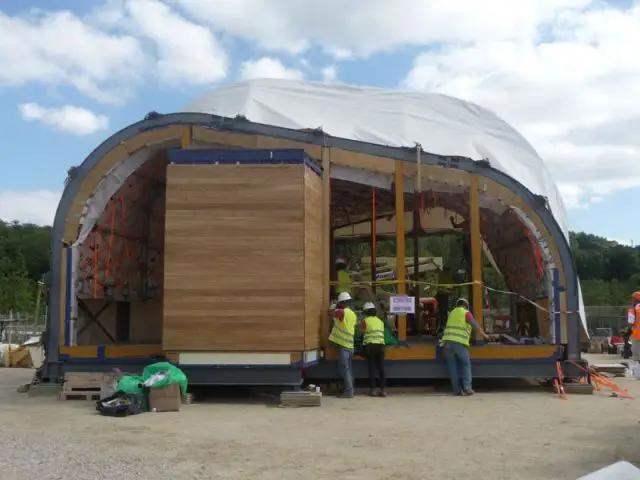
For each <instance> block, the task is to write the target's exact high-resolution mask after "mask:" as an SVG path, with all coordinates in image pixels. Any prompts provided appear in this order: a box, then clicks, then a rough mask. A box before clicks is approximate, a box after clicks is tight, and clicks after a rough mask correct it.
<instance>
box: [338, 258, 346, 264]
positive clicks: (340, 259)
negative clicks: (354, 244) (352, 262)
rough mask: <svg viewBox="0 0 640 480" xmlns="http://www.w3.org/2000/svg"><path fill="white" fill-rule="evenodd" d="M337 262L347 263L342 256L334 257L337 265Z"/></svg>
mask: <svg viewBox="0 0 640 480" xmlns="http://www.w3.org/2000/svg"><path fill="white" fill-rule="evenodd" d="M338 264H344V265H346V264H347V261H346V260H345V258H344V257H336V265H338Z"/></svg>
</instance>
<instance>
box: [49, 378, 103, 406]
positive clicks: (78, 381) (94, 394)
mask: <svg viewBox="0 0 640 480" xmlns="http://www.w3.org/2000/svg"><path fill="white" fill-rule="evenodd" d="M103 379H104V374H103V373H66V374H65V376H64V386H63V388H62V391H61V392H60V394H59V395H58V399H59V400H71V399H82V400H100V390H101V387H102V383H103Z"/></svg>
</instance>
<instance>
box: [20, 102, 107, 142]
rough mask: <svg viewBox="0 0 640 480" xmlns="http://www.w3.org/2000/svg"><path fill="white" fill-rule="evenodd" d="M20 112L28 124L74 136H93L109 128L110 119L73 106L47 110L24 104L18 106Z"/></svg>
mask: <svg viewBox="0 0 640 480" xmlns="http://www.w3.org/2000/svg"><path fill="white" fill-rule="evenodd" d="M18 110H19V111H20V116H21V117H22V118H23V119H24V120H26V121H28V122H34V121H36V122H41V123H44V124H46V125H49V126H51V127H53V128H55V129H56V130H60V131H62V132H67V133H72V134H74V135H91V134H92V133H96V132H99V131H100V130H106V129H107V128H109V119H108V118H107V117H105V116H104V115H96V114H95V113H93V112H92V111H91V110H87V109H86V108H81V107H74V106H73V105H65V106H63V107H60V108H47V107H42V106H40V105H38V104H37V103H22V104H20V105H18Z"/></svg>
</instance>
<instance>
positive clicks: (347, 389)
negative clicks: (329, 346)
mask: <svg viewBox="0 0 640 480" xmlns="http://www.w3.org/2000/svg"><path fill="white" fill-rule="evenodd" d="M338 355H339V356H338V368H340V376H341V377H342V381H343V382H344V393H345V394H353V370H352V364H353V352H352V351H351V350H349V349H348V348H344V347H338Z"/></svg>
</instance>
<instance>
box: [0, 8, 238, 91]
mask: <svg viewBox="0 0 640 480" xmlns="http://www.w3.org/2000/svg"><path fill="white" fill-rule="evenodd" d="M0 32H2V35H0V64H1V65H2V68H1V69H0V87H2V86H20V85H25V84H28V83H40V84H45V85H50V86H72V87H74V88H75V89H77V90H78V91H79V92H81V93H82V94H84V95H87V96H89V97H91V98H93V99H96V100H98V101H101V102H111V103H118V102H122V101H123V100H124V99H125V98H127V97H129V96H130V95H131V94H132V93H133V90H134V88H135V87H136V86H139V85H140V84H141V83H142V82H144V81H149V80H150V79H154V80H155V79H159V80H160V81H162V82H165V83H168V84H171V85H173V84H177V83H186V84H208V83H212V82H215V81H218V80H221V79H223V78H224V77H225V76H226V74H227V62H228V60H227V55H226V52H225V50H224V49H223V47H222V46H221V45H220V43H219V42H218V41H217V39H216V37H215V36H214V34H213V33H212V32H211V31H210V30H209V29H208V28H206V27H203V26H201V25H198V24H197V23H194V22H191V21H188V20H186V19H185V18H184V17H183V16H181V15H179V14H178V13H177V12H176V11H175V10H172V9H171V8H169V6H167V5H166V4H165V3H163V2H161V1H159V0H109V1H107V2H106V3H105V4H103V5H101V6H100V7H99V8H97V9H96V10H95V11H94V12H93V14H92V15H90V16H88V17H87V18H81V17H79V16H77V15H76V14H74V13H72V12H69V11H55V12H44V11H35V12H34V11H30V12H28V13H25V14H21V15H17V16H9V15H7V14H4V13H2V12H1V11H0Z"/></svg>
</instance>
